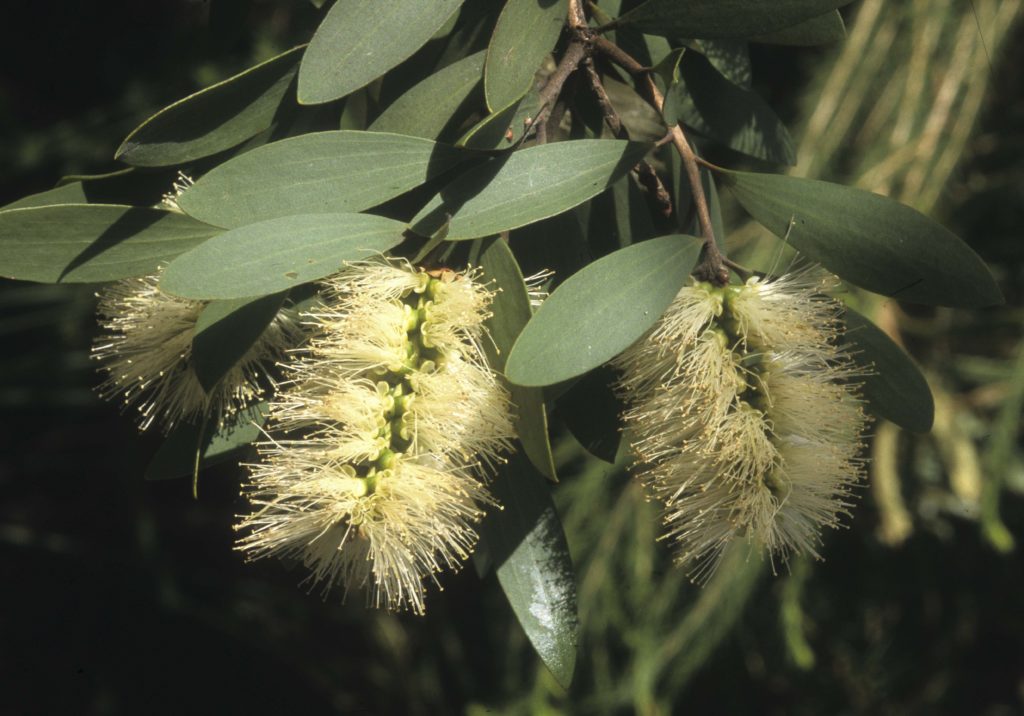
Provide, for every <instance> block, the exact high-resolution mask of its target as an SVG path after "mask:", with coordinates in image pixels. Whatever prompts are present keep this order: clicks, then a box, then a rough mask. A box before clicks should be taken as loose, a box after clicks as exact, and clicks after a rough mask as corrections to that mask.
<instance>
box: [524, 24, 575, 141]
mask: <svg viewBox="0 0 1024 716" xmlns="http://www.w3.org/2000/svg"><path fill="white" fill-rule="evenodd" d="M586 56H587V46H586V43H585V42H584V41H583V40H582V39H581V38H578V37H574V38H573V39H572V40H571V41H570V42H569V46H568V47H567V48H565V54H563V55H562V59H561V60H559V62H558V66H557V67H555V71H554V72H552V73H551V75H550V76H549V77H548V81H547V82H546V83H545V85H544V88H543V89H542V90H541V91H540V110H539V111H538V112H537V116H536V117H534V118H533V121H532V122H530V126H531V127H538V129H539V128H540V127H542V126H544V123H545V122H547V119H548V116H549V115H550V114H551V110H552V109H553V108H554V106H555V102H556V101H557V100H558V95H559V94H561V92H562V87H563V86H564V85H565V81H566V80H567V79H569V75H571V74H572V73H573V72H574V71H575V70H576V67H577V66H579V64H580V62H582V61H583V58H585V57H586ZM544 135H546V132H544ZM542 136H543V135H542ZM544 138H546V137H544ZM541 143H543V142H541Z"/></svg>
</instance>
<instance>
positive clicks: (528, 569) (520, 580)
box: [480, 454, 579, 689]
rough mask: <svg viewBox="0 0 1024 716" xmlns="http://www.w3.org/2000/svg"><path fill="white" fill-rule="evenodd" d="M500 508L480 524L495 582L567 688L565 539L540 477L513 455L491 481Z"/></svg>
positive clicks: (571, 634)
mask: <svg viewBox="0 0 1024 716" xmlns="http://www.w3.org/2000/svg"><path fill="white" fill-rule="evenodd" d="M491 488H492V490H493V492H494V495H495V497H497V498H498V500H499V501H500V502H501V504H502V506H503V507H504V509H502V510H494V511H493V512H491V513H490V514H488V515H487V517H486V519H484V521H483V523H482V524H481V526H480V532H481V536H482V538H483V543H484V544H485V545H486V548H487V552H488V556H489V557H490V558H491V561H492V562H493V563H494V564H495V565H497V570H496V571H497V577H498V582H499V584H501V588H502V590H503V591H504V592H505V596H506V598H507V599H508V603H509V605H510V606H511V607H512V611H513V612H514V613H515V615H516V618H517V619H518V620H519V623H520V625H522V627H523V631H525V632H526V636H527V637H528V638H529V640H530V643H531V644H532V645H533V648H534V650H535V651H536V652H537V654H538V655H539V656H540V658H541V660H542V661H543V662H544V665H545V666H547V667H548V669H549V670H550V671H551V673H552V675H553V676H554V677H555V680H556V681H557V682H558V683H559V684H560V685H561V686H562V687H563V688H566V689H567V688H568V687H569V685H570V683H571V682H572V676H573V672H574V671H575V668H576V649H577V639H578V630H579V622H578V617H577V607H576V577H575V573H574V570H573V565H572V557H571V556H570V554H569V545H568V543H567V541H566V539H565V532H564V531H563V530H562V523H561V521H560V520H559V519H558V512H557V511H556V509H555V504H554V502H553V501H552V499H551V494H550V492H549V490H548V487H547V485H545V483H544V479H543V477H541V475H539V474H538V473H537V472H536V471H535V470H534V469H533V466H532V465H530V463H529V462H528V461H527V460H525V459H524V458H523V457H522V456H520V455H518V454H516V455H513V456H512V457H511V458H510V460H509V462H508V464H506V465H503V466H502V467H501V468H500V469H499V470H498V475H497V477H496V478H495V480H494V481H493V482H492V483H491Z"/></svg>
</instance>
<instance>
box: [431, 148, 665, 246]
mask: <svg viewBox="0 0 1024 716" xmlns="http://www.w3.org/2000/svg"><path fill="white" fill-rule="evenodd" d="M649 148H650V147H649V145H646V144H637V143H634V142H625V141H619V140H594V139H590V140H588V139H583V140H578V141H571V142H556V143H554V144H543V145H540V146H535V147H530V148H529V149H524V150H522V151H517V152H512V153H511V154H510V155H508V156H503V157H496V158H494V159H492V160H490V161H489V162H487V163H486V164H483V165H481V166H478V167H474V168H473V169H471V170H469V171H467V172H465V173H464V174H463V175H462V176H460V177H459V178H458V179H456V180H455V181H453V182H452V183H451V184H449V185H448V186H447V187H445V188H444V189H442V190H441V193H440V194H438V195H437V196H435V197H434V198H433V199H432V200H431V201H430V202H429V203H428V204H427V205H426V206H425V207H423V209H422V210H420V212H419V214H417V215H416V217H415V218H414V219H413V221H412V230H413V231H415V232H416V233H417V234H419V235H421V236H430V235H432V234H433V233H434V231H436V230H437V228H438V227H439V226H441V225H442V224H443V223H444V222H445V220H446V218H447V217H448V216H449V215H450V216H451V226H450V229H449V232H448V237H447V238H448V240H449V241H458V240H461V239H476V238H479V237H482V236H490V235H491V234H496V233H499V232H501V231H507V230H508V229H514V228H517V227H519V226H525V225H526V224H530V223H532V222H534V221H539V220H540V219H545V218H547V217H549V216H554V215H555V214H559V213H561V212H563V211H565V210H566V209H571V208H572V207H574V206H576V205H577V204H581V203H583V202H584V201H586V200H587V199H590V198H591V197H593V196H595V195H596V194H599V193H600V192H601V191H602V190H604V188H605V187H607V186H609V185H610V184H611V183H612V182H614V181H615V180H616V179H618V178H619V177H620V176H622V175H623V174H625V173H626V172H628V171H629V169H630V168H631V167H633V166H634V165H635V164H636V163H637V162H638V161H640V160H641V159H642V158H643V156H644V154H646V153H647V150H648V149H649Z"/></svg>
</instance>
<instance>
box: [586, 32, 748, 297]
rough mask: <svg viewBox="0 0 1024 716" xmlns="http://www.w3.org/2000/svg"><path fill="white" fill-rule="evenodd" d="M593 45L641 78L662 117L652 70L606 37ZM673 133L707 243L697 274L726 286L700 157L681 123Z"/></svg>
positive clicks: (662, 102)
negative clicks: (699, 163) (702, 178)
mask: <svg viewBox="0 0 1024 716" xmlns="http://www.w3.org/2000/svg"><path fill="white" fill-rule="evenodd" d="M591 42H592V43H593V46H594V48H595V49H597V50H598V51H599V52H601V53H602V54H604V55H606V56H607V57H608V58H609V59H610V60H612V62H614V63H615V64H617V65H619V66H620V67H622V68H623V69H624V70H626V71H627V72H629V73H630V74H631V75H633V76H635V77H636V78H637V80H638V82H639V85H640V88H641V89H642V90H643V91H644V93H645V94H646V95H647V100H648V101H649V102H650V103H651V104H652V105H653V106H654V108H655V109H656V110H658V112H659V113H660V112H661V111H662V109H663V108H664V106H665V97H664V95H662V93H661V90H660V89H658V85H657V83H656V82H655V81H654V78H653V77H651V75H650V71H649V70H648V68H646V67H644V66H643V65H642V64H640V63H639V62H637V61H636V60H635V59H634V58H633V57H632V56H631V55H629V53H627V52H625V51H624V50H623V49H622V48H621V47H619V46H618V45H615V44H614V43H612V42H609V41H608V40H606V39H605V38H603V37H594V38H592V40H591ZM669 132H670V134H671V137H672V144H673V145H674V146H675V148H676V151H677V152H679V157H680V158H681V159H682V162H683V167H684V168H685V169H686V176H687V178H688V180H689V182H690V192H691V193H692V194H693V203H694V205H695V206H696V208H697V220H698V222H699V223H700V230H701V236H702V238H703V239H704V250H703V255H702V258H701V261H700V263H699V264H697V267H696V268H695V269H694V271H693V273H694V275H696V276H697V277H698V278H701V279H703V280H705V281H712V282H714V283H717V284H720V285H724V284H726V283H728V281H729V269H728V268H727V267H726V265H725V262H724V257H723V256H722V252H721V251H719V249H718V245H717V244H716V243H715V231H714V228H713V227H712V224H711V210H710V208H709V207H708V200H707V197H706V196H705V195H704V186H703V184H702V182H701V177H700V167H699V166H698V163H697V155H696V154H695V153H694V151H693V148H692V147H691V146H690V143H689V142H688V141H687V140H686V135H685V134H683V130H682V127H680V126H679V124H678V123H677V124H675V125H673V126H672V127H670V128H669Z"/></svg>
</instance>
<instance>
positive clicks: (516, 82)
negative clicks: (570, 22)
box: [484, 0, 568, 112]
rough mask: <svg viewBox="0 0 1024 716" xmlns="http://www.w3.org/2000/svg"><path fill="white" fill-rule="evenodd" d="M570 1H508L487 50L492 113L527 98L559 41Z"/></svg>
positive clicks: (487, 90)
mask: <svg viewBox="0 0 1024 716" xmlns="http://www.w3.org/2000/svg"><path fill="white" fill-rule="evenodd" d="M567 12H568V3H567V2H566V0H507V2H506V3H505V7H504V8H503V9H502V11H501V15H500V16H499V17H498V24H497V25H496V26H495V27H494V34H493V35H492V36H491V42H490V44H489V45H488V47H487V67H486V69H485V71H484V94H485V96H486V98H487V106H488V107H489V108H490V109H491V111H492V112H493V111H495V110H498V109H501V108H502V107H506V106H508V105H509V104H511V103H512V102H515V101H516V100H517V99H519V98H520V97H522V96H523V95H524V94H526V92H527V90H529V89H530V85H531V84H532V83H533V75H534V73H536V71H537V68H538V67H540V63H541V62H542V61H543V59H544V57H545V56H546V55H547V54H548V53H549V52H551V48H553V47H554V46H555V42H557V41H558V36H559V34H561V32H562V25H563V24H564V23H565V16H566V13H567Z"/></svg>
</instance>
